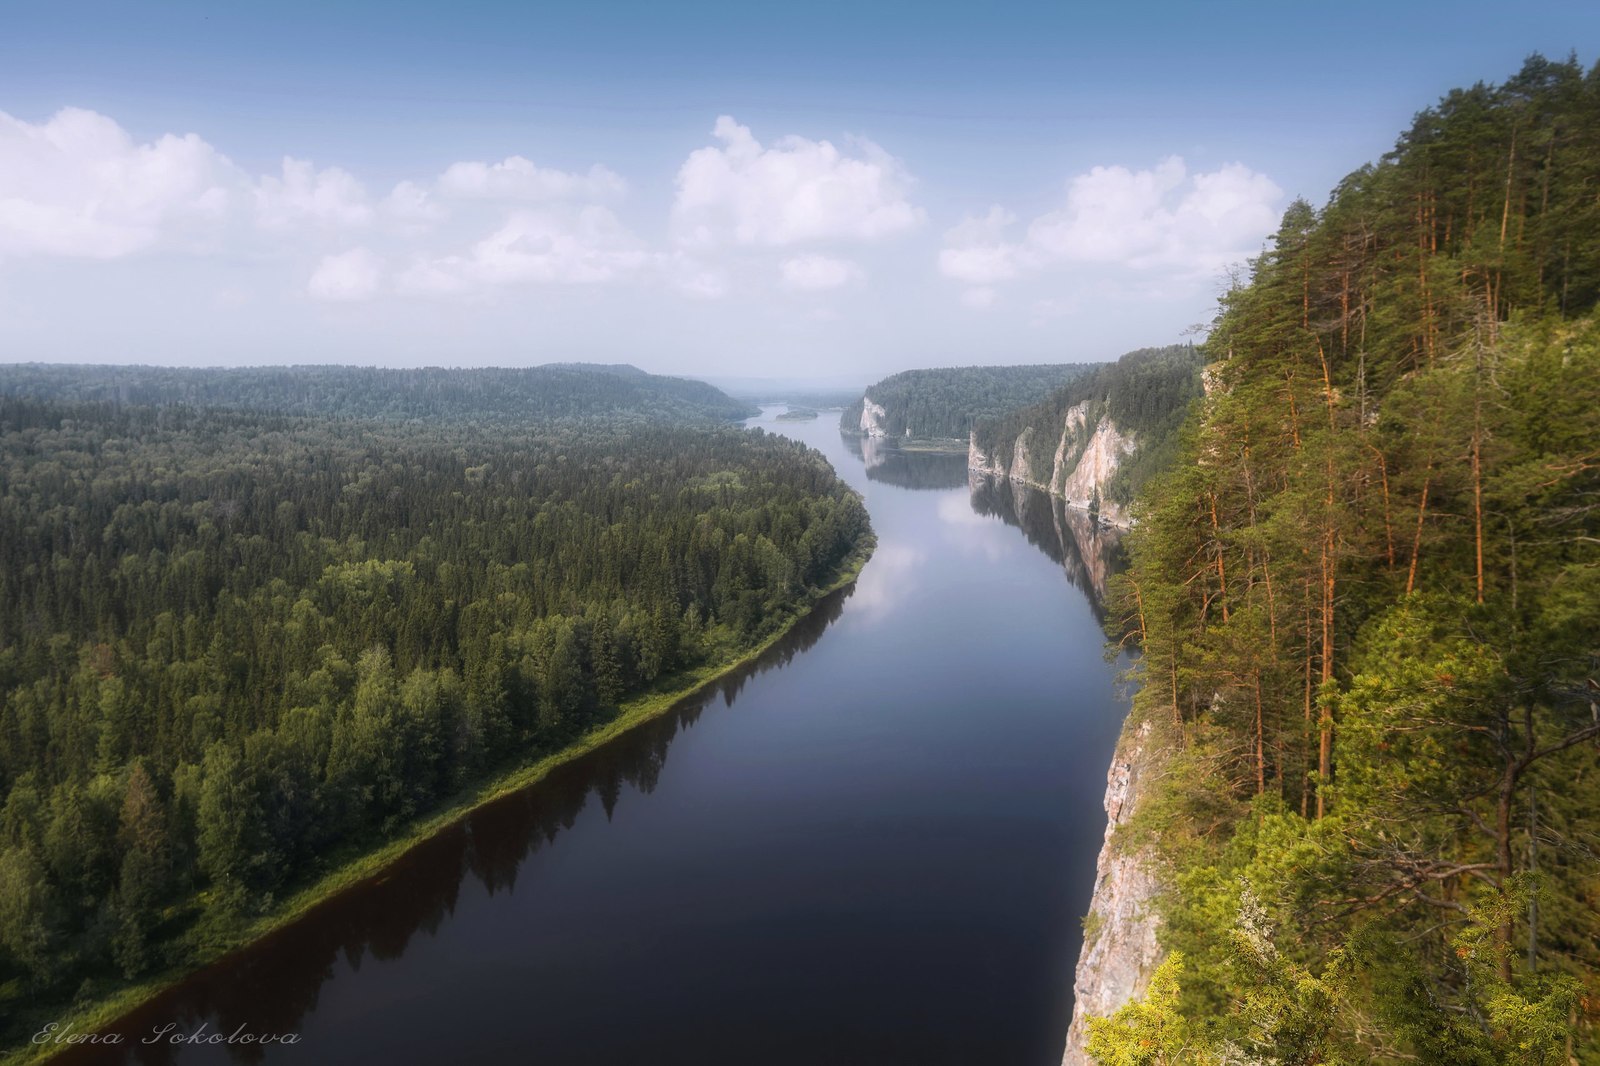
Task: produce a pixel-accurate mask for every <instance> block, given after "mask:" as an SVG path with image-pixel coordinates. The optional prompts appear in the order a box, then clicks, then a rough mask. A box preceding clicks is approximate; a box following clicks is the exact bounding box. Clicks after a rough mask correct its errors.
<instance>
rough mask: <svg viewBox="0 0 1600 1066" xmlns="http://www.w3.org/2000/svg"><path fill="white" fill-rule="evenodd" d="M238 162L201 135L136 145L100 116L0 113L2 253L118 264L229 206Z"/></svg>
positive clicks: (69, 112) (215, 216)
mask: <svg viewBox="0 0 1600 1066" xmlns="http://www.w3.org/2000/svg"><path fill="white" fill-rule="evenodd" d="M237 179H238V173H237V171H236V170H235V168H234V166H233V164H232V163H230V162H229V161H228V160H227V159H226V158H225V157H224V156H222V155H221V154H219V153H218V152H217V151H216V149H214V148H212V147H211V146H210V145H209V144H207V143H206V142H205V141H203V140H201V139H200V138H199V137H197V136H196V135H194V134H192V133H191V134H186V135H184V136H181V137H180V136H176V135H173V134H166V135H164V136H162V137H160V138H158V139H156V140H154V141H149V142H146V143H143V144H141V143H137V142H135V141H134V139H133V138H132V137H131V136H130V135H129V134H128V132H127V131H126V130H124V129H123V128H122V127H121V126H119V125H118V124H117V123H116V122H114V121H112V120H111V119H109V118H107V117H106V116H104V115H101V114H98V113H96V112H94V111H85V110H82V109H80V108H72V107H69V108H63V109H62V110H60V111H57V112H56V113H55V114H54V115H52V116H51V117H50V118H49V119H48V120H46V121H45V122H43V123H37V124H34V123H29V122H25V121H23V120H21V119H17V118H13V117H12V116H11V115H8V114H6V113H5V112H3V111H0V255H28V254H43V255H58V256H75V257H84V258H91V259H114V258H117V257H119V256H124V255H129V254H132V253H134V252H139V251H143V250H145V249H148V248H151V247H154V246H156V245H157V244H159V243H160V242H161V241H162V240H163V238H165V237H168V236H172V235H174V234H175V233H179V232H182V231H183V230H184V229H185V228H186V227H187V226H191V225H197V224H207V223H211V222H214V221H215V220H217V219H219V218H221V217H222V216H223V215H224V214H225V213H226V211H227V210H228V206H229V202H230V187H231V186H233V185H234V183H235V182H236V180H237Z"/></svg>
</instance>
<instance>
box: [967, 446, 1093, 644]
mask: <svg viewBox="0 0 1600 1066" xmlns="http://www.w3.org/2000/svg"><path fill="white" fill-rule="evenodd" d="M967 491H968V493H969V494H970V497H971V503H972V510H973V511H975V512H976V513H978V514H981V515H994V516H996V517H998V518H1000V519H1001V520H1002V521H1004V522H1005V523H1006V524H1007V525H1012V526H1016V527H1017V528H1019V529H1021V530H1022V532H1023V535H1024V536H1026V537H1027V538H1028V542H1029V543H1030V544H1032V545H1033V546H1034V547H1036V548H1038V549H1039V550H1040V551H1042V552H1044V553H1045V554H1046V555H1048V556H1049V557H1050V558H1052V559H1054V560H1055V561H1056V562H1058V563H1060V564H1061V566H1062V569H1064V570H1065V571H1066V573H1067V578H1068V580H1070V581H1071V582H1072V584H1073V585H1075V586H1077V588H1078V589H1080V590H1081V591H1082V592H1083V593H1084V595H1085V596H1086V597H1087V598H1088V600H1089V603H1090V605H1091V606H1092V607H1093V608H1094V612H1095V617H1096V618H1097V619H1100V620H1101V621H1104V620H1105V603H1106V580H1107V579H1108V578H1109V577H1110V576H1111V575H1112V574H1114V573H1116V572H1117V571H1118V570H1120V569H1122V567H1123V566H1124V565H1125V559H1124V554H1123V550H1122V534H1121V533H1120V532H1118V531H1117V530H1116V529H1115V528H1113V527H1110V526H1103V525H1100V524H1098V523H1096V522H1092V521H1090V519H1089V516H1088V514H1087V513H1085V512H1083V511H1080V510H1078V509H1077V508H1075V507H1068V506H1067V505H1066V503H1065V502H1064V501H1063V500H1061V499H1060V498H1059V497H1056V496H1051V495H1049V494H1048V493H1044V492H1040V491H1039V490H1038V489H1035V488H1030V487H1028V486H1027V485H1022V484H1019V483H1018V482H1015V481H1000V480H996V479H995V478H993V477H988V476H986V475H983V474H979V473H976V472H969V475H968V481H967Z"/></svg>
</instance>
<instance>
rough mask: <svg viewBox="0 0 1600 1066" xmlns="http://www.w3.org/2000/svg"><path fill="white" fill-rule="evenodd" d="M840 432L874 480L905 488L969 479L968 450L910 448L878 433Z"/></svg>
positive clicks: (943, 485)
mask: <svg viewBox="0 0 1600 1066" xmlns="http://www.w3.org/2000/svg"><path fill="white" fill-rule="evenodd" d="M841 436H842V437H843V439H844V443H845V447H846V448H847V449H848V450H849V451H850V453H851V454H852V455H855V456H856V457H858V458H859V459H860V460H861V463H862V465H863V466H865V467H866V471H867V478H868V479H869V480H871V481H881V482H883V483H884V484H886V485H897V486H899V487H900V488H903V489H955V488H960V487H961V486H962V485H964V484H966V482H967V453H966V452H916V451H913V452H907V451H901V450H900V449H899V448H897V447H896V446H895V445H893V444H889V443H886V442H884V441H883V440H881V439H878V438H876V437H861V436H857V435H853V434H849V433H845V434H841Z"/></svg>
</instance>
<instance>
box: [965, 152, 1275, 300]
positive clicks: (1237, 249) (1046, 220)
mask: <svg viewBox="0 0 1600 1066" xmlns="http://www.w3.org/2000/svg"><path fill="white" fill-rule="evenodd" d="M1282 199H1283V190H1282V189H1280V188H1278V186H1277V185H1276V184H1274V183H1273V182H1272V180H1271V179H1270V178H1268V177H1267V176H1266V175H1264V174H1259V173H1257V172H1255V171H1253V170H1251V169H1249V168H1248V167H1246V166H1243V165H1242V164H1238V163H1230V164H1228V165H1227V166H1224V167H1221V168H1219V169H1217V170H1214V171H1210V172H1206V173H1199V174H1190V173H1189V170H1188V168H1187V166H1185V164H1184V162H1183V160H1182V159H1179V158H1178V157H1176V156H1172V157H1169V158H1167V159H1165V160H1163V161H1162V162H1161V163H1160V164H1158V165H1157V166H1155V167H1154V168H1152V169H1149V170H1137V171H1135V170H1129V169H1128V168H1127V167H1120V166H1110V167H1095V168H1094V169H1092V170H1090V171H1088V172H1087V173H1085V174H1079V175H1077V176H1076V177H1074V178H1072V179H1071V180H1070V181H1068V182H1067V187H1066V197H1065V200H1064V202H1063V203H1062V205H1061V206H1060V207H1058V208H1056V209H1054V210H1051V211H1048V212H1046V213H1044V214H1042V215H1040V216H1038V217H1037V218H1035V219H1033V221H1032V222H1030V223H1029V224H1028V227H1027V231H1026V233H1025V234H1024V236H1023V237H1022V239H1020V240H1013V239H1010V238H1008V237H1007V235H1006V231H1007V229H1008V228H1009V227H1010V226H1011V225H1012V223H1014V222H1015V221H1016V219H1015V217H1014V216H1013V215H1011V213H1010V212H1008V211H1006V210H1005V209H1004V208H1000V207H991V208H990V209H989V211H988V213H987V214H986V215H983V216H980V217H975V218H968V219H966V220H965V221H964V222H962V223H961V224H960V225H959V226H956V227H954V228H953V229H951V230H950V231H949V232H947V233H946V234H945V247H944V248H942V249H941V250H940V252H939V260H938V263H939V272H940V273H941V274H943V275H944V276H945V277H948V278H952V279H954V280H956V281H962V282H966V283H967V284H969V285H976V286H980V287H987V286H991V285H995V284H998V283H1000V282H1005V281H1010V280H1012V279H1013V278H1016V277H1019V276H1021V275H1023V274H1027V273H1030V272H1035V271H1038V270H1042V269H1046V268H1049V267H1054V266H1063V265H1080V266H1083V265H1095V266H1100V267H1106V268H1113V269H1119V270H1126V271H1135V272H1144V273H1149V274H1154V275H1159V276H1162V277H1167V278H1175V279H1179V280H1189V281H1192V279H1195V278H1200V277H1206V276H1209V275H1211V274H1214V273H1215V272H1216V271H1218V270H1220V269H1221V268H1223V267H1224V266H1226V265H1227V264H1229V263H1231V262H1236V261H1238V260H1240V259H1243V258H1245V257H1247V256H1249V255H1252V254H1254V253H1255V252H1256V251H1257V250H1258V249H1259V248H1260V246H1261V242H1262V241H1263V240H1264V239H1265V238H1266V236H1267V235H1268V234H1269V233H1271V232H1272V230H1273V228H1274V227H1275V226H1276V225H1277V220H1278V204H1279V203H1280V202H1281V200H1282ZM974 299H984V298H983V297H974Z"/></svg>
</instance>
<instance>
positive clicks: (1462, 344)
mask: <svg viewBox="0 0 1600 1066" xmlns="http://www.w3.org/2000/svg"><path fill="white" fill-rule="evenodd" d="M1597 189H1600V69H1594V70H1589V71H1587V72H1586V71H1585V70H1584V69H1583V68H1581V67H1580V66H1579V64H1578V62H1577V60H1576V59H1575V58H1574V59H1569V60H1567V61H1564V62H1552V61H1549V60H1546V59H1543V58H1541V57H1538V56H1534V57H1532V58H1530V59H1529V60H1528V61H1527V63H1526V65H1525V66H1524V67H1523V68H1522V70H1521V71H1520V72H1518V73H1517V74H1516V75H1515V76H1513V77H1511V78H1510V79H1509V80H1507V81H1506V82H1505V83H1504V84H1500V85H1486V84H1478V85H1474V86H1473V87H1471V88H1469V89H1462V90H1458V91H1454V92H1451V93H1450V94H1449V95H1448V96H1446V97H1444V98H1443V99H1442V100H1441V101H1440V102H1439V103H1438V104H1437V105H1436V106H1433V107H1430V108H1428V109H1426V110H1424V111H1422V112H1420V113H1419V114H1418V115H1417V116H1416V118H1415V121H1414V122H1413V123H1412V125H1411V127H1410V128H1409V129H1408V130H1406V131H1405V132H1404V133H1403V134H1402V135H1401V136H1400V138H1399V140H1398V142H1397V144H1396V145H1395V148H1394V149H1393V151H1391V152H1390V153H1389V154H1387V155H1386V156H1384V157H1383V159H1382V160H1381V161H1379V162H1378V163H1376V164H1373V165H1370V166H1365V167H1362V168H1361V169H1359V170H1357V171H1355V172H1354V173H1352V174H1350V175H1349V177H1348V178H1346V179H1345V180H1344V181H1343V182H1342V183H1341V184H1340V185H1339V186H1338V188H1337V189H1336V190H1335V191H1334V192H1333V194H1332V196H1331V198H1330V199H1329V200H1328V202H1327V203H1326V205H1324V206H1323V207H1322V208H1320V209H1316V208H1313V207H1312V206H1310V205H1309V204H1307V203H1305V202H1303V201H1302V202H1296V203H1295V204H1293V205H1292V206H1291V207H1290V208H1289V210H1288V211H1287V213H1286V214H1285V215H1284V217H1283V221H1282V225H1281V227H1280V228H1279V230H1278V232H1277V233H1276V235H1275V237H1274V238H1273V239H1272V241H1271V243H1270V246H1269V247H1268V248H1267V250H1266V251H1265V252H1263V254H1262V255H1261V256H1260V257H1259V258H1258V259H1256V260H1254V261H1253V262H1252V263H1251V264H1250V266H1249V270H1248V273H1247V274H1245V275H1244V276H1241V277H1239V278H1238V279H1237V281H1236V283H1235V284H1234V285H1233V286H1232V287H1231V288H1230V289H1229V290H1228V291H1227V292H1226V294H1225V295H1224V296H1223V297H1222V299H1221V305H1220V308H1219V313H1218V317H1217V319H1216V321H1215V323H1214V327H1213V329H1212V331H1211V333H1210V335H1209V338H1208V339H1207V341H1206V344H1205V351H1206V355H1207V357H1208V358H1209V359H1210V360H1211V361H1212V362H1211V365H1210V369H1209V371H1208V377H1209V378H1210V379H1211V380H1210V388H1209V392H1208V395H1207V396H1206V397H1205V399H1204V400H1202V401H1200V402H1198V403H1197V404H1196V405H1195V407H1194V411H1193V415H1192V417H1191V418H1190V421H1189V422H1188V423H1187V424H1186V426H1185V427H1184V429H1183V430H1182V432H1181V434H1180V438H1179V441H1180V443H1179V448H1178V456H1177V461H1176V462H1175V463H1174V464H1172V466H1171V467H1170V469H1169V470H1168V472H1166V473H1165V474H1162V475H1160V476H1158V477H1157V478H1155V479H1154V480H1152V481H1151V482H1150V483H1149V484H1148V485H1147V486H1146V488H1145V491H1144V492H1143V493H1142V495H1141V498H1140V521H1139V524H1138V526H1137V528H1136V529H1135V531H1134V533H1133V535H1132V536H1131V538H1130V541H1129V548H1130V552H1131V556H1132V566H1131V569H1130V570H1129V571H1128V573H1127V574H1126V575H1125V576H1124V578H1123V580H1122V582H1121V585H1120V592H1119V594H1118V601H1117V602H1118V607H1119V609H1118V614H1119V616H1120V619H1121V622H1120V624H1121V625H1122V626H1124V627H1125V629H1126V633H1127V635H1128V636H1129V637H1130V638H1131V639H1133V640H1135V641H1137V643H1138V644H1139V646H1140V647H1141V649H1142V654H1141V657H1140V659H1139V664H1138V667H1137V677H1138V680H1139V690H1138V694H1137V696H1136V700H1135V709H1134V712H1133V713H1134V715H1135V721H1140V720H1142V721H1144V722H1148V723H1149V724H1150V725H1151V726H1152V727H1153V728H1154V729H1156V730H1158V735H1159V736H1161V737H1162V738H1163V745H1162V747H1163V748H1164V750H1165V751H1166V755H1165V762H1164V764H1163V765H1162V766H1161V768H1160V770H1159V773H1158V777H1159V781H1158V782H1157V783H1156V784H1155V785H1154V786H1153V792H1152V793H1151V794H1150V795H1149V796H1147V797H1146V799H1145V801H1144V802H1143V803H1142V805H1141V807H1140V809H1139V811H1138V813H1137V815H1136V816H1135V818H1134V820H1133V823H1132V824H1131V825H1130V826H1129V827H1128V828H1127V829H1126V830H1124V831H1119V836H1118V839H1117V840H1115V841H1114V844H1116V846H1119V847H1125V848H1135V849H1137V848H1145V847H1148V848H1153V849H1154V850H1155V852H1156V854H1157V855H1158V856H1159V858H1160V860H1161V861H1162V863H1163V870H1164V872H1163V873H1162V875H1161V877H1162V880H1163V881H1164V883H1165V884H1167V885H1168V886H1169V888H1170V891H1169V892H1168V893H1167V894H1166V896H1165V897H1164V898H1163V900H1162V903H1161V915H1162V919H1163V924H1162V927H1161V934H1160V936H1161V942H1162V947H1163V949H1164V951H1165V952H1166V953H1167V954H1166V961H1165V962H1163V963H1162V965H1161V966H1160V968H1159V969H1158V970H1157V971H1156V974H1155V976H1154V979H1153V980H1152V982H1151V985H1150V989H1149V991H1148V994H1147V995H1146V996H1145V997H1144V998H1143V999H1142V1000H1141V1001H1138V1002H1136V1003H1134V1004H1131V1005H1129V1006H1128V1007H1125V1008H1124V1009H1123V1010H1122V1011H1120V1012H1118V1013H1117V1014H1116V1015H1114V1016H1113V1017H1112V1018H1110V1019H1102V1020H1099V1021H1096V1022H1095V1023H1093V1024H1092V1028H1091V1043H1090V1051H1091V1053H1093V1054H1094V1055H1095V1056H1096V1057H1097V1058H1098V1060H1099V1061H1100V1062H1102V1063H1108V1064H1133V1063H1176V1062H1183V1063H1223V1062H1240V1061H1250V1062H1262V1063H1286V1064H1287V1063H1296V1064H1310V1063H1336V1062H1338V1063H1354V1062H1385V1063H1388V1062H1395V1063H1398V1062H1423V1063H1430V1064H1431V1063H1438V1064H1458V1066H1459V1064H1482V1066H1491V1064H1495V1066H1498V1064H1519V1066H1522V1064H1526V1066H1533V1064H1538V1066H1565V1064H1567V1063H1569V1062H1576V1063H1583V1064H1590V1066H1592V1064H1595V1063H1600V821H1597V819H1596V817H1595V812H1596V810H1600V705H1597V698H1600V683H1597V678H1600V417H1596V411H1600V322H1597V321H1596V300H1597V297H1600V258H1597V257H1596V255H1595V249H1596V248H1597V247H1600V197H1597V196H1596V190H1597ZM1122 832H1126V833H1127V834H1128V835H1127V836H1126V837H1123V836H1122ZM1091 935H1092V934H1091Z"/></svg>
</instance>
